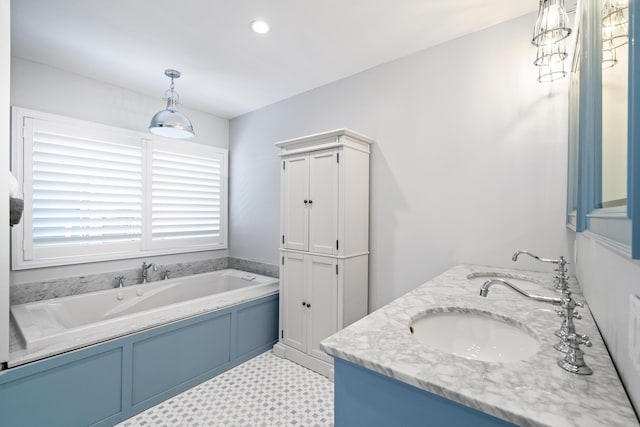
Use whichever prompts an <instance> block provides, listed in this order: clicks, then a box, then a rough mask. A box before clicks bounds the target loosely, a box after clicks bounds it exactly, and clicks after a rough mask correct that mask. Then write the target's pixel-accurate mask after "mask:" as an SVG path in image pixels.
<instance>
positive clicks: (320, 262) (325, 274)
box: [307, 255, 338, 362]
mask: <svg viewBox="0 0 640 427" xmlns="http://www.w3.org/2000/svg"><path fill="white" fill-rule="evenodd" d="M308 259H309V263H308V264H307V265H308V269H309V271H308V274H307V280H308V281H309V286H310V288H309V304H311V307H309V309H308V320H309V325H308V327H307V331H308V334H309V335H308V343H307V346H308V347H307V353H309V354H310V355H311V356H313V357H317V358H318V359H322V360H325V361H327V362H332V358H331V356H329V355H327V354H326V353H325V352H324V351H322V350H320V341H322V340H323V339H325V338H327V337H328V336H330V335H333V334H335V333H336V332H337V331H338V275H337V274H336V265H337V261H336V260H335V259H333V258H326V257H322V256H313V255H309V256H308Z"/></svg>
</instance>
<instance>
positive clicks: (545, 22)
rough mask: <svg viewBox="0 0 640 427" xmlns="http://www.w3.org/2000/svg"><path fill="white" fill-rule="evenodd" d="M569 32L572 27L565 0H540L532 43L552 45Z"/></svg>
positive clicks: (535, 44) (565, 36)
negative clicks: (570, 26)
mask: <svg viewBox="0 0 640 427" xmlns="http://www.w3.org/2000/svg"><path fill="white" fill-rule="evenodd" d="M569 34H571V28H569V16H568V15H567V11H566V9H565V7H564V0H540V8H539V9H538V18H537V19H536V25H535V27H534V28H533V38H532V39H531V43H532V44H533V45H534V46H538V47H539V46H550V45H553V44H555V43H557V42H559V41H560V40H563V39H565V38H567V37H568V36H569Z"/></svg>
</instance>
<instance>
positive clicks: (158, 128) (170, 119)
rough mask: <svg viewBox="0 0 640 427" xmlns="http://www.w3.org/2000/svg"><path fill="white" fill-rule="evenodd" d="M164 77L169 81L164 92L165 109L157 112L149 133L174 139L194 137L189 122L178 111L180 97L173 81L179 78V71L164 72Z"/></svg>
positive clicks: (169, 70)
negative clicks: (167, 88) (168, 85)
mask: <svg viewBox="0 0 640 427" xmlns="http://www.w3.org/2000/svg"><path fill="white" fill-rule="evenodd" d="M164 75H165V76H167V77H169V78H170V79H171V86H170V87H169V90H167V91H166V92H165V96H164V99H165V100H166V101H167V108H165V109H164V110H162V111H159V112H157V113H156V114H155V115H154V116H153V118H152V119H151V123H150V124H149V132H151V133H153V134H155V135H160V136H164V137H167V138H175V139H189V138H193V137H194V136H195V132H193V125H192V124H191V120H189V119H188V118H187V116H185V115H184V114H182V113H181V112H180V111H178V104H179V103H180V96H179V95H178V93H177V92H176V91H175V90H174V88H175V84H174V83H173V80H174V79H177V78H180V71H177V70H171V69H168V70H164Z"/></svg>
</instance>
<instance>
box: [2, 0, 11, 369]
mask: <svg viewBox="0 0 640 427" xmlns="http://www.w3.org/2000/svg"><path fill="white" fill-rule="evenodd" d="M10 4H11V2H10V1H9V0H0V176H6V173H7V172H6V171H7V170H9V157H10V155H9V153H10V143H9V141H10V140H11V139H10V134H9V131H10V123H11V121H10V116H9V106H10V104H9V102H7V100H8V99H9V96H10V84H9V83H10V75H11V19H10V16H11V15H10V14H9V9H10ZM0 224H3V225H2V227H0V242H2V245H1V246H0V313H1V314H0V316H2V318H0V363H2V362H6V361H7V360H9V226H8V224H9V186H8V185H0Z"/></svg>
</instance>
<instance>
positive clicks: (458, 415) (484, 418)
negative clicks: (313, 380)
mask: <svg viewBox="0 0 640 427" xmlns="http://www.w3.org/2000/svg"><path fill="white" fill-rule="evenodd" d="M334 368H335V406H334V411H335V412H334V420H335V425H336V426H337V427H342V426H368V427H377V426H380V427H386V426H403V427H414V426H415V427H423V426H473V427H496V426H499V427H506V426H514V425H515V424H511V423H509V422H506V421H503V420H501V419H499V418H496V417H492V416H491V415H487V414H485V413H483V412H480V411H477V410H475V409H472V408H469V407H466V406H464V405H461V404H459V403H456V402H453V401H451V400H448V399H445V398H443V397H440V396H438V395H436V394H433V393H429V392H425V391H423V390H420V389H419V388H416V387H413V386H410V385H407V384H405V383H403V382H400V381H398V380H394V379H393V378H389V377H387V376H384V375H381V374H379V373H377V372H373V371H371V370H369V369H366V368H363V367H361V366H358V365H354V364H352V363H349V362H346V361H344V360H342V359H337V358H336V359H335V362H334Z"/></svg>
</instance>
